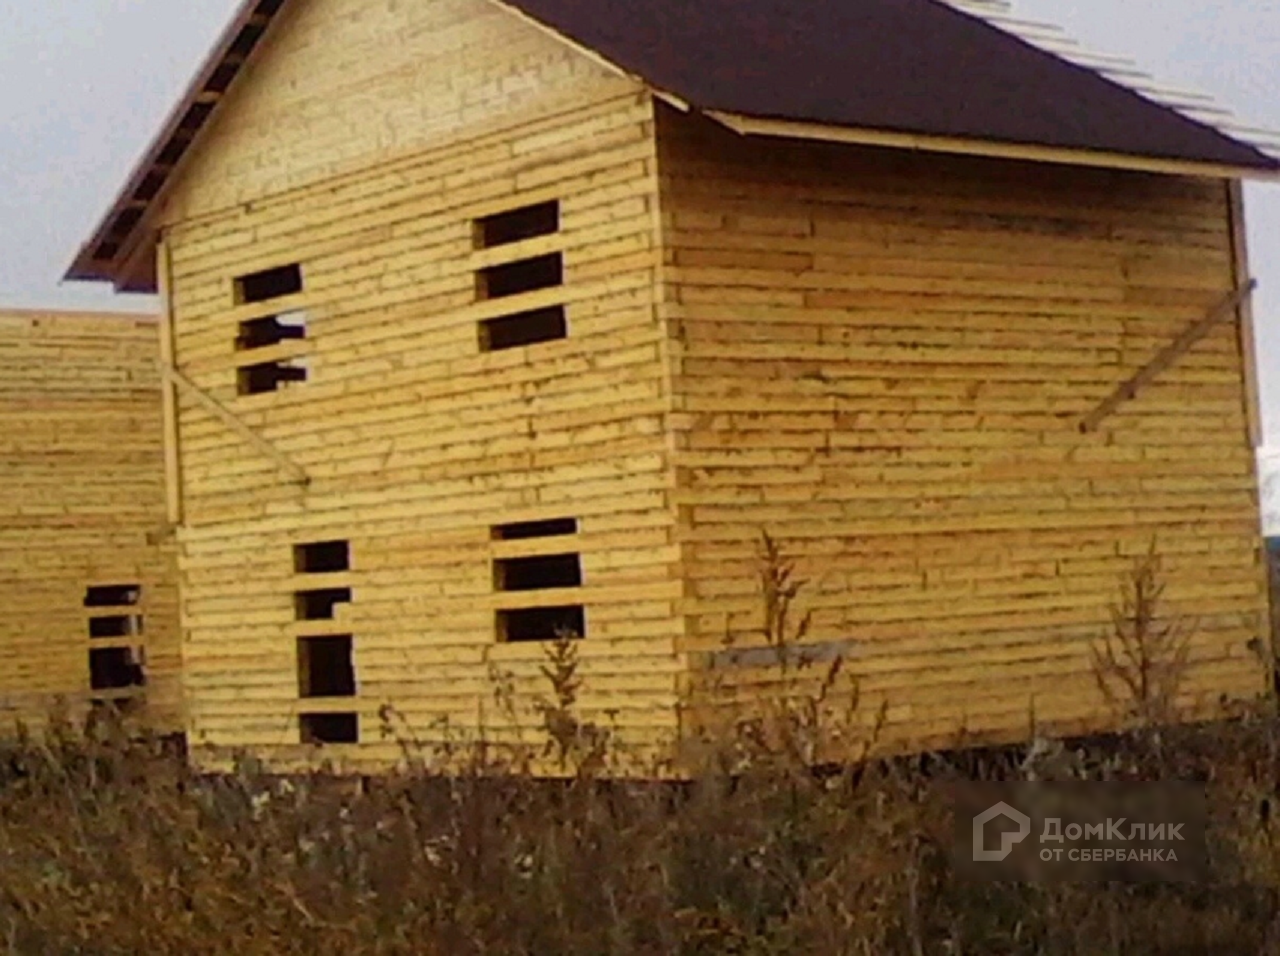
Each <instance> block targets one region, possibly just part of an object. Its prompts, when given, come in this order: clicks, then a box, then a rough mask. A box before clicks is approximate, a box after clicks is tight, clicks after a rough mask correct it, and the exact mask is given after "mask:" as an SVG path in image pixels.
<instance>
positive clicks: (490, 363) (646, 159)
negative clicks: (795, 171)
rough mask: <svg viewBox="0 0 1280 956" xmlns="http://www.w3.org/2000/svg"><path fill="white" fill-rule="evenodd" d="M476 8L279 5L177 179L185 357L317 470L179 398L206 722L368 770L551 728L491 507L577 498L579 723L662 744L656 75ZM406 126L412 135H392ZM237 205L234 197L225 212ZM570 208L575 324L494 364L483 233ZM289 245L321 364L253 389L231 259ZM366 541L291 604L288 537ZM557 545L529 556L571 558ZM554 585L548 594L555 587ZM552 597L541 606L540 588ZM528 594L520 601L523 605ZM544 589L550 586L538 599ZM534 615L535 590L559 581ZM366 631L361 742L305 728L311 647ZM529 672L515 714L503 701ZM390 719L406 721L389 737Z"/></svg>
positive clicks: (665, 661) (672, 620) (445, 2)
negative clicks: (510, 637) (302, 647)
mask: <svg viewBox="0 0 1280 956" xmlns="http://www.w3.org/2000/svg"><path fill="white" fill-rule="evenodd" d="M494 9H495V8H493V7H492V6H491V5H490V4H488V3H486V2H483V0H467V2H456V0H432V2H421V3H412V4H405V3H389V2H377V3H375V2H356V0H343V2H339V0H316V2H314V3H310V4H304V5H301V9H300V11H299V13H298V14H296V15H291V17H292V19H288V20H286V21H284V22H283V23H282V24H281V25H280V27H279V28H278V29H279V33H278V34H277V35H276V38H275V39H274V40H273V41H272V43H273V45H272V46H271V48H270V49H268V50H267V51H266V53H265V54H264V57H263V58H262V59H261V60H260V61H259V65H258V67H257V72H256V73H255V74H254V76H253V77H249V78H246V79H247V83H246V85H244V86H243V87H241V91H240V93H239V94H236V95H233V97H232V98H231V100H230V101H229V102H228V103H227V105H226V107H225V110H226V112H225V113H224V114H223V116H222V117H221V119H220V120H219V121H217V124H216V125H215V126H214V128H213V130H212V134H211V139H210V140H209V142H208V143H206V144H205V145H204V146H203V147H202V155H201V156H200V157H199V158H198V159H197V161H196V162H195V164H194V165H193V167H192V169H191V171H190V172H189V173H188V175H187V178H186V180H185V182H184V185H183V187H182V193H181V194H180V195H179V196H177V197H176V199H175V204H174V207H173V208H174V210H175V213H174V219H173V221H172V222H171V223H170V228H169V230H168V238H169V242H170V247H171V250H172V263H173V282H172V286H173V305H174V317H175V328H176V340H177V341H176V351H177V362H178V364H179V366H180V367H181V368H182V370H183V371H184V372H185V373H186V374H187V375H188V376H190V377H191V379H192V380H194V382H195V383H196V384H197V385H198V386H200V387H201V388H202V389H204V390H205V391H206V392H207V393H208V394H209V395H211V396H213V397H214V398H215V399H216V400H217V401H219V402H221V403H223V404H224V405H225V406H226V407H227V408H228V409H230V410H231V411H232V412H233V413H234V414H235V415H236V416H238V417H240V419H241V420H242V421H243V422H244V423H245V424H247V425H248V426H249V427H250V428H252V429H254V430H255V431H256V432H258V433H259V434H260V435H261V436H262V437H263V438H265V439H266V440H267V441H269V442H270V443H271V444H272V445H273V446H274V447H275V448H276V449H278V451H279V452H280V453H282V454H283V455H285V456H288V458H290V459H291V460H292V461H294V462H296V463H297V464H298V465H300V466H301V467H302V468H303V469H305V471H306V472H307V474H308V475H309V476H310V478H311V484H310V486H309V487H307V488H305V490H304V488H302V487H301V486H299V485H298V484H296V483H294V482H292V481H291V480H290V476H289V473H288V472H287V471H286V470H284V469H282V468H281V467H280V466H279V463H278V462H276V461H274V460H273V459H272V458H271V457H269V456H264V455H263V454H261V453H260V452H259V451H258V450H256V449H255V448H254V447H253V446H252V445H251V444H249V443H247V442H245V441H244V440H243V438H242V437H240V436H238V435H237V434H236V433H235V431H233V430H230V429H228V428H227V427H226V425H225V424H224V423H223V422H221V421H219V420H218V419H217V418H216V417H214V416H213V415H211V414H209V413H208V411H207V410H206V409H205V408H202V407H201V406H200V405H199V404H197V403H196V402H195V401H194V400H193V399H192V398H191V396H190V395H187V394H183V396H182V397H181V399H180V405H181V407H180V413H179V417H180V431H181V471H182V476H183V488H182V490H183V507H184V510H185V516H186V518H185V527H184V529H183V531H182V535H181V543H182V549H181V573H182V587H183V595H184V610H185V614H186V620H187V625H188V628H189V635H188V654H187V670H186V676H187V682H188V687H189V695H190V703H191V727H192V742H193V744H194V745H195V746H196V748H197V750H198V753H199V754H200V755H201V756H200V757H199V759H200V760H201V761H202V762H206V763H209V764H216V763H218V762H220V761H224V760H225V759H226V757H227V756H228V755H229V754H230V753H231V751H232V750H233V749H236V748H244V749H247V750H248V751H250V752H252V753H254V754H256V755H258V756H259V757H262V758H263V759H266V760H268V761H269V762H271V763H272V765H274V766H277V767H290V766H304V765H307V764H314V763H315V761H317V760H320V759H336V760H337V761H338V762H339V763H340V764H341V765H342V766H348V767H358V768H366V769H367V768H379V767H385V766H387V765H389V764H390V763H391V762H393V761H395V760H396V759H398V758H399V757H400V756H401V755H402V745H403V744H404V743H405V742H424V743H427V744H429V745H434V744H435V743H438V742H440V741H442V740H445V739H447V738H451V737H452V738H455V739H458V738H459V737H461V738H465V739H473V738H474V734H475V733H476V732H477V731H478V730H479V729H480V728H483V730H484V733H485V734H486V736H487V737H488V738H489V739H490V740H496V741H512V740H515V739H517V738H520V737H521V736H523V737H524V738H525V739H526V740H528V741H529V742H531V743H532V742H536V741H537V740H538V739H539V735H538V732H537V731H538V727H537V725H538V724H539V722H540V718H539V717H538V715H537V713H536V712H535V709H534V708H535V705H536V703H537V701H539V700H540V699H549V698H550V697H551V687H550V685H549V683H548V681H547V680H546V678H545V677H544V676H543V675H542V674H541V672H540V670H541V667H542V666H543V664H544V649H543V648H542V647H541V646H538V645H511V644H499V643H498V642H497V640H496V637H495V612H496V610H497V609H498V608H500V607H505V606H509V605H510V604H511V603H513V602H512V595H498V596H495V594H494V593H493V592H494V584H493V578H492V573H493V572H492V560H493V558H494V556H495V553H496V551H495V548H497V547H498V546H497V545H495V543H494V542H492V541H491V540H490V526H491V525H496V524H501V523H509V522H516V521H532V520H541V519H550V518H561V517H573V518H577V519H579V521H580V529H581V530H580V534H579V535H578V537H577V538H576V539H567V540H568V541H569V542H570V545H569V548H570V549H573V550H578V551H580V552H581V555H582V564H583V572H584V579H585V582H584V587H583V589H582V591H581V594H580V596H575V595H573V594H565V593H564V592H555V595H553V597H555V596H558V599H559V600H563V601H574V600H576V599H580V600H581V601H582V602H583V603H585V605H586V617H587V629H588V637H587V640H585V641H584V642H582V644H581V646H580V647H581V651H580V652H581V656H582V661H583V663H582V671H581V676H582V677H583V678H584V681H585V682H584V686H583V689H582V692H581V698H580V709H579V715H580V716H581V717H582V718H583V719H585V720H590V721H594V722H597V723H600V724H608V725H610V726H612V727H614V728H615V732H616V734H617V736H618V738H619V739H620V740H621V741H622V742H623V743H624V744H625V745H627V746H628V747H634V748H636V749H637V751H643V752H644V753H645V754H647V755H652V754H653V753H654V751H655V749H657V744H658V742H659V741H662V740H666V739H669V738H672V737H674V735H675V723H676V706H675V704H676V688H677V683H678V681H679V679H680V676H681V674H682V673H683V667H682V665H681V662H680V660H679V659H678V658H677V656H676V654H675V640H676V638H677V637H678V629H679V627H680V626H681V624H682V620H681V618H680V617H679V616H678V614H677V609H676V602H677V601H678V599H679V597H680V583H679V578H678V573H679V572H678V550H677V547H676V545H675V543H674V511H673V509H672V507H671V504H670V500H669V494H670V490H671V489H670V485H671V480H670V469H669V461H668V457H667V449H666V444H665V438H664V434H665V429H664V420H665V418H664V416H665V415H666V413H667V412H668V410H669V402H670V398H669V394H668V389H667V388H666V382H667V380H668V379H667V376H666V373H665V369H664V366H663V364H662V352H661V346H662V344H663V342H664V341H665V338H666V336H665V333H664V332H663V330H662V329H661V328H660V327H659V324H658V321H657V316H656V310H655V294H654V289H655V287H656V281H655V272H656V269H657V266H658V262H659V254H658V251H657V225H658V219H657V210H656V194H657V179H656V164H655V147H654V139H653V125H652V124H653V114H652V106H651V103H650V100H649V99H648V97H647V95H646V94H645V93H644V92H643V91H642V90H640V89H639V88H638V87H637V86H635V85H634V84H632V83H631V82H630V81H626V80H621V79H618V78H617V77H615V76H613V75H612V74H610V73H607V72H605V71H604V70H603V69H601V68H599V67H597V66H595V65H594V64H592V63H591V62H590V61H588V60H585V59H583V58H582V57H579V56H578V55H577V54H576V53H574V52H573V51H571V50H569V49H568V48H565V47H563V46H561V45H559V44H557V43H556V42H555V41H554V40H553V39H551V38H549V37H547V36H544V35H543V34H542V33H540V32H539V31H537V30H536V29H534V28H533V27H530V26H528V25H526V24H524V23H522V22H520V21H519V20H516V19H514V18H511V17H509V16H507V15H498V16H494V15H493V13H492V12H493V10H494ZM402 123H403V125H400V124H402ZM232 199H234V200H235V202H237V203H242V205H237V206H235V207H234V208H230V209H224V210H223V211H221V212H218V211H216V210H217V209H219V208H221V207H224V206H225V205H226V204H227V203H228V202H230V201H231V200H232ZM551 199H558V200H559V201H560V203H561V230H560V232H559V234H557V235H554V236H549V237H544V238H540V239H534V240H530V241H529V242H528V244H527V246H526V251H527V252H528V253H529V254H530V255H534V254H540V253H546V252H552V251H562V252H563V254H564V263H565V288H564V289H563V290H548V291H546V292H538V293H532V294H529V295H528V296H527V304H529V305H534V304H544V303H551V302H556V301H565V302H567V316H568V325H569V337H568V339H566V340H563V341H553V342H546V343H543V344H539V345H535V346H532V347H528V348H517V349H513V350H510V351H501V352H493V353H482V352H481V350H480V347H479V342H478V333H477V322H478V321H479V320H480V319H482V318H484V317H487V316H489V315H493V314H495V313H497V312H498V311H500V309H501V308H505V307H500V306H498V304H496V303H493V302H482V303H476V302H475V298H476V284H475V283H476V278H475V271H476V270H477V269H478V268H481V267H482V266H484V265H486V264H488V263H490V262H492V261H493V260H494V258H495V257H499V258H500V257H502V256H504V255H507V253H505V252H503V251H501V250H493V251H486V252H473V231H472V229H473V227H472V221H473V219H474V218H476V217H478V216H484V215H488V214H492V213H496V212H499V211H502V210H504V209H508V208H513V207H517V206H522V205H525V204H527V203H534V202H540V201H544V200H551ZM288 262H299V263H301V264H302V268H303V271H304V274H305V286H306V287H305V290H304V292H303V293H302V294H301V295H299V296H296V297H295V299H294V300H293V301H295V303H296V304H298V305H301V306H302V307H304V308H305V309H306V311H307V312H308V314H309V326H308V345H307V349H308V352H309V356H310V360H311V363H312V367H311V377H310V381H309V382H307V383H306V384H304V385H297V386H293V387H291V388H289V389H286V390H284V391H280V392H277V393H272V394H266V395H256V396H239V395H237V394H236V388H235V374H234V363H235V361H236V360H237V355H236V353H235V351H234V345H233V343H234V339H235V337H236V329H237V321H238V316H241V315H243V314H244V312H245V310H244V309H243V308H239V307H237V306H235V305H234V304H233V299H232V282H233V279H234V277H236V276H238V275H243V274H245V273H248V272H253V271H256V270H259V269H264V268H269V267H273V266H276V265H280V264H284V263H288ZM329 539H342V540H349V541H350V542H351V549H352V568H351V571H350V572H349V573H348V574H345V575H341V576H339V579H338V583H340V584H341V586H349V587H351V589H352V591H353V596H354V600H353V602H352V603H351V604H350V605H349V606H346V607H343V608H341V609H340V611H339V614H338V620H337V621H334V622H324V625H323V626H322V627H320V628H317V627H313V626H310V625H306V626H303V625H299V624H297V623H296V622H295V621H294V608H293V602H292V597H291V595H292V592H293V591H294V590H295V589H297V588H300V587H308V586H319V585H311V584H308V583H307V582H305V581H303V580H302V579H298V578H295V577H294V573H293V568H292V563H291V562H292V556H291V547H292V545H294V544H295V543H299V542H308V541H325V540H329ZM563 543H564V542H563V541H561V542H555V543H554V544H549V543H543V542H539V543H538V545H539V546H543V550H546V547H551V548H552V549H553V551H554V550H558V549H559V547H560V546H562V545H563ZM539 597H541V596H539ZM548 600H550V599H548ZM517 603H518V602H517ZM528 603H537V601H530V602H528ZM543 603H547V602H546V601H544V602H543ZM325 629H328V630H329V631H331V632H334V633H351V634H354V637H355V640H354V644H355V665H356V671H357V678H358V683H359V696H358V699H357V700H356V701H354V703H353V704H351V705H348V704H346V703H344V702H332V703H326V704H325V705H324V708H323V709H329V710H333V709H337V710H343V709H349V710H354V711H358V713H359V715H360V718H361V721H362V728H361V736H362V742H361V744H360V745H359V746H355V747H347V746H339V747H330V748H326V751H325V752H324V753H323V754H321V753H317V752H315V751H313V750H311V749H308V748H304V747H302V746H300V745H299V743H298V741H299V728H298V715H299V713H300V712H303V711H307V710H309V709H311V706H312V705H304V704H300V702H299V700H298V686H297V674H296V660H295V636H296V635H297V634H298V633H317V632H322V631H323V630H325ZM506 674H509V675H511V677H512V682H511V684H510V686H511V687H512V688H513V691H514V698H513V702H514V711H515V712H514V714H513V713H509V712H507V708H506V706H505V704H504V703H503V702H502V701H495V689H496V688H497V687H499V686H501V685H502V684H504V683H505V679H504V676H503V675H506ZM384 725H386V726H387V729H389V730H390V732H391V736H390V737H384V736H383V734H382V732H381V731H382V729H383V727H384Z"/></svg>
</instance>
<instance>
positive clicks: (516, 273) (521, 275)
mask: <svg viewBox="0 0 1280 956" xmlns="http://www.w3.org/2000/svg"><path fill="white" fill-rule="evenodd" d="M558 285H564V256H562V255H561V254H560V253H558V252H555V253H552V254H550V255H546V256H537V257H536V258H533V259H522V260H520V261H519V262H508V263H506V264H505V265H500V266H490V267H489V268H488V269H481V270H480V271H479V272H477V273H476V294H477V296H478V297H479V298H480V299H482V300H484V299H505V298H508V297H510V296H513V295H523V294H524V293H526V292H537V291H538V290H540V289H553V288H555V287H556V286H558Z"/></svg>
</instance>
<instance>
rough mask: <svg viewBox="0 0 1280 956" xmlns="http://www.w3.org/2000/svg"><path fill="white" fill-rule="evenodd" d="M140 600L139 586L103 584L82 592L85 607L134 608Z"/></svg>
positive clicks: (140, 590) (140, 586)
mask: <svg viewBox="0 0 1280 956" xmlns="http://www.w3.org/2000/svg"><path fill="white" fill-rule="evenodd" d="M141 600H142V585H141V584H104V585H99V586H96V587H90V588H86V589H85V592H84V606H85V607H136V606H137V604H138V602H139V601H141Z"/></svg>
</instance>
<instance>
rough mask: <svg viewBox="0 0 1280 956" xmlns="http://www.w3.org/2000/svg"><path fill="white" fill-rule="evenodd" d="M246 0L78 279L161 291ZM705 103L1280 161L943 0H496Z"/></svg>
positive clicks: (253, 36) (233, 71)
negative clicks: (168, 214) (163, 219)
mask: <svg viewBox="0 0 1280 956" xmlns="http://www.w3.org/2000/svg"><path fill="white" fill-rule="evenodd" d="M290 2H292V3H299V2H305V0H245V2H244V4H243V6H242V7H241V9H240V10H239V12H238V13H237V14H236V16H235V18H234V19H233V21H232V23H231V24H230V26H229V27H228V28H227V30H226V31H225V32H224V33H223V35H222V37H221V38H220V39H219V41H218V42H217V44H216V45H215V47H214V49H213V50H212V51H211V53H210V55H209V57H208V58H207V59H206V61H205V63H204V64H203V66H202V67H201V68H200V70H199V72H198V73H197V76H196V79H195V81H194V82H193V83H192V85H191V87H190V88H189V89H188V91H187V93H186V95H185V96H184V97H183V99H182V101H181V102H180V103H179V104H178V106H177V107H176V108H175V109H174V111H173V112H172V113H171V114H170V116H169V118H168V119H167V120H166V122H165V124H164V126H163V127H162V129H161V131H160V133H159V135H158V136H157V137H156V139H155V141H154V142H153V143H152V145H151V147H150V148H149V150H148V151H147V153H146V154H145V155H144V156H143V158H142V160H141V162H140V163H139V164H138V166H137V167H136V169H135V171H134V173H133V175H132V176H131V177H130V179H129V181H128V182H127V183H126V185H125V187H124V189H123V190H122V191H121V193H120V195H119V196H118V197H117V199H116V201H115V203H114V204H113V206H112V208H111V209H110V210H109V211H108V213H107V214H106V216H105V217H104V218H103V220H102V222H101V224H100V225H99V226H98V228H97V229H96V230H95V232H94V235H93V236H92V237H91V238H90V239H89V241H88V242H86V243H85V245H84V247H83V248H82V249H81V250H80V252H79V254H78V255H77V257H76V259H75V262H74V263H73V264H72V266H71V269H70V271H69V272H68V274H67V278H69V279H102V280H111V281H113V282H115V283H116V285H117V287H118V288H121V289H126V290H139V291H146V290H150V289H152V288H154V284H155V277H154V265H153V263H152V262H151V261H150V260H151V258H152V257H150V256H149V248H148V246H149V243H150V241H151V240H150V239H149V238H148V237H147V236H146V235H144V232H145V231H146V228H147V227H146V221H147V216H148V214H149V212H150V211H151V209H152V207H153V205H154V204H155V203H156V202H157V201H158V200H159V199H160V198H161V197H162V196H163V194H164V191H165V189H166V188H167V186H168V184H169V182H170V181H171V179H172V177H173V175H174V172H175V170H176V169H177V168H178V166H179V164H180V162H181V161H182V160H183V158H184V156H185V155H186V154H187V152H188V151H189V150H190V149H191V148H192V147H193V145H194V143H195V142H196V140H197V137H198V136H199V134H200V132H201V130H202V129H203V128H204V127H205V126H207V124H208V123H209V121H210V120H211V118H212V117H213V115H214V114H215V113H216V110H217V106H218V104H219V103H220V101H221V99H222V98H223V96H224V95H225V93H226V92H227V90H228V89H229V88H230V86H231V84H232V83H233V82H235V80H236V78H237V77H238V76H239V74H240V72H241V70H242V68H243V66H244V64H245V63H246V62H247V61H248V60H249V59H250V57H251V56H252V55H253V54H254V53H255V52H256V50H257V48H258V47H259V46H260V45H261V41H262V39H263V37H264V36H265V35H266V33H267V32H268V30H269V29H270V27H271V25H272V23H273V22H274V21H275V20H276V19H277V18H278V16H279V15H280V14H281V12H282V11H283V10H284V9H285V8H286V7H287V6H288V5H289V3H290ZM500 2H502V3H505V4H506V5H507V6H509V7H512V8H514V9H516V10H518V11H521V12H523V13H525V14H526V15H528V16H529V17H531V18H533V19H534V20H537V21H539V22H541V23H542V24H543V25H545V26H546V27H548V28H549V29H551V30H553V31H554V32H556V33H558V34H560V35H562V36H564V37H566V38H568V39H570V40H573V41H575V42H576V43H578V44H580V45H581V46H584V47H587V48H589V49H591V50H593V51H595V52H596V53H598V54H599V55H601V56H602V57H604V58H605V59H606V60H609V61H611V62H612V63H614V64H615V65H617V66H618V67H620V68H622V69H624V70H626V71H627V72H629V73H632V74H634V75H636V76H638V77H640V78H641V79H643V80H644V81H646V82H648V83H649V84H651V85H652V86H654V87H656V88H657V89H659V90H662V91H665V92H666V93H669V94H672V95H674V96H676V97H679V98H680V99H682V100H684V101H686V102H688V103H689V104H691V105H692V106H693V107H695V108H697V109H700V110H704V111H720V112H725V113H737V114H744V115H747V116H751V117H756V118H768V119H779V120H787V121H793V122H807V123H816V124H824V125H832V126H839V127H855V128H859V129H864V130H872V131H881V132H895V133H906V134H914V135H926V136H934V137H957V138H962V139H967V140H979V141H984V142H995V143H1004V144H1015V145H1029V146H1048V147H1053V148H1058V149H1067V150H1089V151H1100V152H1104V153H1119V154H1125V155H1130V156H1136V157H1143V158H1153V159H1164V160H1176V161H1181V162H1187V163H1192V164H1202V165H1204V166H1206V167H1209V166H1212V167H1217V168H1218V169H1227V170H1235V171H1239V172H1240V173H1244V172H1249V171H1257V172H1267V173H1274V172H1275V171H1277V170H1280V160H1277V159H1275V158H1273V157H1271V156H1269V155H1267V154H1266V153H1264V152H1262V151H1261V150H1260V149H1258V148H1256V147H1254V146H1252V145H1250V144H1249V143H1247V142H1244V141H1243V140H1241V139H1237V138H1234V137H1233V136H1230V135H1227V134H1226V133H1225V132H1223V131H1221V130H1218V129H1215V128H1214V127H1212V126H1209V125H1205V124H1203V123H1200V122H1197V121H1195V120H1193V119H1190V118H1188V117H1187V116H1184V115H1182V114H1181V113H1179V112H1177V111H1175V110H1174V109H1171V108H1169V107H1167V106H1163V105H1160V104H1158V103H1156V102H1153V101H1152V100H1150V99H1146V98H1144V97H1142V96H1140V95H1138V94H1137V93H1135V92H1134V91H1132V90H1130V89H1127V88H1126V87H1124V86H1122V85H1120V84H1118V83H1116V82H1113V81H1112V80H1109V79H1107V78H1105V77H1103V76H1101V75H1100V74H1099V73H1097V72H1094V71H1093V70H1091V69H1088V68H1086V67H1083V66H1077V65H1074V64H1072V63H1069V62H1067V61H1066V60H1064V59H1061V58H1059V57H1058V56H1055V55H1053V54H1052V53H1048V52H1045V51H1043V50H1040V49H1038V48H1036V47H1033V46H1031V45H1030V44H1028V43H1026V42H1024V41H1023V40H1021V39H1018V38H1017V37H1015V36H1012V35H1011V34H1010V33H1007V32H1005V31H1003V30H1001V29H998V28H997V27H995V26H993V25H992V24H991V23H988V22H987V21H986V20H984V19H982V18H980V17H977V16H971V15H969V14H966V13H961V12H960V11H958V10H956V9H954V8H952V7H950V6H947V5H946V4H945V3H942V2H940V0H500Z"/></svg>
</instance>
